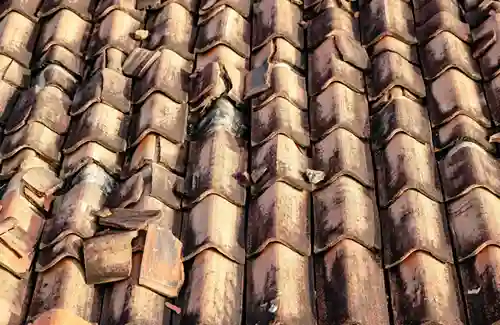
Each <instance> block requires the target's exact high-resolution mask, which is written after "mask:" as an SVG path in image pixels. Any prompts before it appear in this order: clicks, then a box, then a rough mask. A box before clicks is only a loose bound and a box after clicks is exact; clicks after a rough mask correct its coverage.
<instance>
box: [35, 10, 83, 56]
mask: <svg viewBox="0 0 500 325" xmlns="http://www.w3.org/2000/svg"><path fill="white" fill-rule="evenodd" d="M91 27H92V25H91V24H90V23H89V22H87V21H85V20H83V19H82V18H81V17H79V16H78V15H77V14H76V13H74V12H73V11H70V10H68V9H62V10H59V11H57V12H56V13H55V14H54V15H53V16H51V17H50V19H49V20H48V21H47V23H45V24H43V25H42V28H41V31H40V38H39V40H38V42H37V50H38V52H37V53H38V55H42V54H43V53H45V52H47V50H48V49H49V48H50V47H52V46H54V45H59V46H62V47H64V48H66V49H67V50H69V51H70V52H71V53H72V54H74V55H77V56H82V55H83V54H84V53H85V48H86V47H87V42H88V39H89V34H90V30H91ZM75 31H77V32H75Z"/></svg>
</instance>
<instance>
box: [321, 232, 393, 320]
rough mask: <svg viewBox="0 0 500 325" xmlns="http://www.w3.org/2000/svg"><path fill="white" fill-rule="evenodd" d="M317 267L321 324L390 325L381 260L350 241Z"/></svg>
mask: <svg viewBox="0 0 500 325" xmlns="http://www.w3.org/2000/svg"><path fill="white" fill-rule="evenodd" d="M315 266H316V267H315V269H316V292H317V293H316V294H317V308H318V324H320V325H326V324H332V323H333V324H335V323H339V322H340V324H342V322H344V323H346V322H347V323H349V322H351V323H356V322H357V323H359V324H374V325H383V324H390V321H389V314H388V308H387V298H386V292H385V285H384V274H383V271H382V265H381V262H380V258H378V257H377V256H375V255H374V254H373V253H372V252H370V251H369V250H368V249H366V248H365V247H363V246H362V245H360V244H359V243H357V242H356V241H353V240H350V239H346V240H342V241H340V242H339V243H338V244H337V245H335V246H334V247H333V248H332V249H330V250H328V251H327V252H326V253H325V254H322V255H320V256H317V257H316V258H315Z"/></svg>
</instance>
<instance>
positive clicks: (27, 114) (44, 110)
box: [4, 86, 71, 135]
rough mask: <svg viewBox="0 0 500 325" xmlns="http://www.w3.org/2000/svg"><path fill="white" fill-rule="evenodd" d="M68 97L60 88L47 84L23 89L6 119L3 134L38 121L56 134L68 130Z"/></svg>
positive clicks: (69, 103)
mask: <svg viewBox="0 0 500 325" xmlns="http://www.w3.org/2000/svg"><path fill="white" fill-rule="evenodd" d="M70 105H71V100H70V98H69V97H68V96H67V95H66V94H65V93H64V92H63V91H61V90H60V89H58V88H56V87H53V86H47V87H44V88H42V89H41V90H38V89H35V88H31V89H30V90H27V91H25V92H24V93H23V94H22V95H21V98H20V99H19V100H18V101H17V103H16V106H15V108H14V110H13V112H12V114H11V115H10V117H9V120H8V121H7V125H6V127H5V130H4V132H5V134H6V135H9V134H11V133H14V132H16V131H18V130H20V129H21V128H23V127H25V126H26V125H28V124H30V123H33V122H38V123H40V124H43V125H44V126H46V127H47V128H49V129H51V130H52V131H54V132H56V133H58V134H64V133H66V131H67V130H68V127H69V122H70V117H69V115H68V113H67V112H68V110H69V107H70Z"/></svg>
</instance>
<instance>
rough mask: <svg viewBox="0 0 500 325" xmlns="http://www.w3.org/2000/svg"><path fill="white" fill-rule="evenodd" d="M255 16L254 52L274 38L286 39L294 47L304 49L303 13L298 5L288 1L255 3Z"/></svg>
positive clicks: (261, 0) (263, 0)
mask: <svg viewBox="0 0 500 325" xmlns="http://www.w3.org/2000/svg"><path fill="white" fill-rule="evenodd" d="M253 15H254V16H253V17H252V23H253V28H252V51H255V50H257V49H259V48H261V47H262V46H264V45H265V44H266V43H267V42H269V41H271V40H272V39H274V38H284V39H286V40H287V41H288V42H290V44H292V45H293V46H294V47H296V48H298V49H302V48H304V33H303V27H302V26H301V22H302V11H301V8H300V7H299V6H298V5H297V4H295V3H293V2H291V1H288V0H260V1H258V2H255V3H254V10H253ZM284 22H286V23H284Z"/></svg>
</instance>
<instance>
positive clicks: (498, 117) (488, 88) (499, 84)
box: [484, 76, 500, 124]
mask: <svg viewBox="0 0 500 325" xmlns="http://www.w3.org/2000/svg"><path fill="white" fill-rule="evenodd" d="M499 89H500V76H496V77H495V78H494V79H493V80H491V81H488V82H485V83H484V93H485V97H486V100H487V102H488V105H489V108H490V112H491V119H492V120H493V121H494V122H495V124H498V123H499V122H500V96H499V92H498V91H499Z"/></svg>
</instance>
